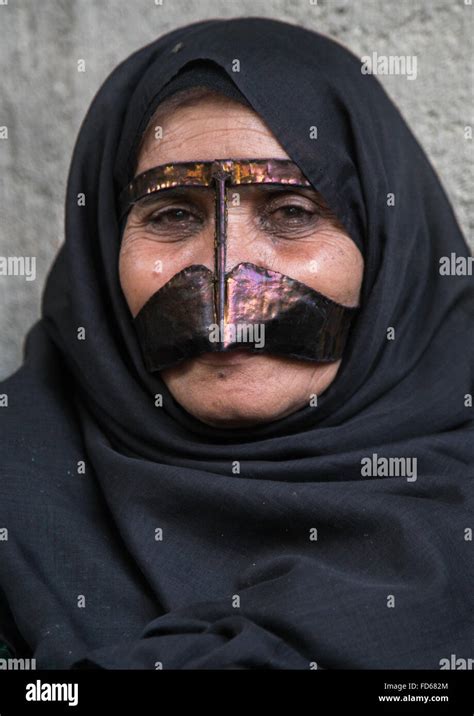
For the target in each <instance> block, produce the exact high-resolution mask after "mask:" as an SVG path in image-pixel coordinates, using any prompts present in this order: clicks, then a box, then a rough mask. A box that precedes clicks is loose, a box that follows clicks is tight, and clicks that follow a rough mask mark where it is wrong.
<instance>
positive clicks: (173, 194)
mask: <svg viewBox="0 0 474 716" xmlns="http://www.w3.org/2000/svg"><path fill="white" fill-rule="evenodd" d="M203 189H207V192H208V193H209V194H211V193H212V192H213V189H212V187H209V186H173V187H169V189H160V191H156V192H152V193H150V194H148V195H145V196H143V197H142V198H141V199H138V200H137V201H136V202H135V205H136V206H139V207H146V206H149V205H150V204H156V202H157V201H159V200H160V199H181V200H182V199H186V198H190V199H192V198H193V195H194V193H195V192H202V191H203Z"/></svg>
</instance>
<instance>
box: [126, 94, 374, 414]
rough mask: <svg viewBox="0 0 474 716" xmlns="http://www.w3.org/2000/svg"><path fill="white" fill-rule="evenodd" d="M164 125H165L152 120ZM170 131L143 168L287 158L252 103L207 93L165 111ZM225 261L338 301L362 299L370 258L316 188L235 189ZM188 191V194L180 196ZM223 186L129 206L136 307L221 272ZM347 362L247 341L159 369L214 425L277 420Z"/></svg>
mask: <svg viewBox="0 0 474 716" xmlns="http://www.w3.org/2000/svg"><path fill="white" fill-rule="evenodd" d="M154 124H155V125H156V124H157V122H155V123H154ZM159 125H160V126H161V127H162V138H160V139H159V140H156V139H155V138H154V135H153V134H151V136H150V137H149V138H148V139H147V140H146V141H145V142H144V143H143V146H142V148H141V151H140V154H139V157H138V164H137V168H136V174H140V173H141V172H143V171H145V170H146V169H150V168H151V167H154V166H157V165H159V164H165V163H168V162H184V161H198V160H202V161H210V160H213V159H223V158H234V159H250V158H262V159H263V158H268V157H272V158H275V159H289V157H288V155H287V154H286V153H285V151H284V150H283V149H282V147H281V146H280V144H279V143H278V141H277V140H276V139H275V137H274V136H273V135H272V134H271V132H270V131H269V129H268V128H267V127H266V125H265V124H264V123H263V121H262V120H261V119H260V117H259V116H258V115H257V114H255V113H254V112H253V111H252V110H251V109H249V108H247V107H245V106H243V105H241V104H240V103H237V102H233V101H231V100H228V99H226V98H224V97H215V98H214V97H208V98H203V99H201V100H199V102H198V103H197V104H193V105H192V106H191V105H184V106H181V107H178V108H176V109H174V110H172V111H170V112H168V113H166V112H164V113H163V115H162V116H160V117H159ZM229 191H230V192H232V196H234V194H235V192H236V191H238V194H239V203H238V205H236V204H237V202H235V201H231V200H229V201H228V225H227V260H226V270H227V271H228V270H229V269H230V268H232V267H233V266H235V265H236V264H238V263H240V262H242V261H249V262H252V263H254V264H257V265H259V266H263V267H265V268H270V269H272V270H274V271H279V272H280V273H283V274H286V275H287V276H290V277H292V278H295V279H298V280H299V281H302V282H303V283H305V284H307V285H308V286H311V287H312V288H314V289H316V290H317V291H319V292H320V293H323V294H325V295H326V296H328V297H329V298H332V299H333V300H334V301H337V302H338V303H342V304H344V305H347V306H355V305H357V304H358V301H359V292H360V287H361V283H362V276H363V259H362V255H361V253H360V251H359V249H358V248H357V246H356V245H355V243H354V242H353V241H352V240H351V239H350V238H349V236H348V235H347V234H346V233H345V232H344V230H343V229H342V227H341V226H340V225H338V223H337V220H334V221H332V220H331V217H328V216H327V215H326V212H325V211H324V210H321V201H322V198H321V196H320V195H318V194H317V193H316V192H314V191H313V190H312V189H298V188H287V187H285V188H284V189H281V188H277V187H271V188H269V187H261V186H258V185H254V186H247V187H243V188H242V187H231V188H230V190H229ZM179 192H181V194H180V193H179ZM214 211H215V208H214V195H213V192H212V190H209V191H208V190H207V189H192V188H185V189H184V190H177V191H175V192H174V193H171V192H161V193H159V194H157V195H155V199H153V200H152V204H149V205H148V204H147V205H146V206H140V205H137V206H135V207H134V208H133V209H132V211H131V212H130V213H129V215H128V220H127V224H126V226H125V229H124V234H123V239H122V245H121V250H120V260H119V273H120V283H121V286H122V290H123V292H124V295H125V297H126V300H127V303H128V305H129V307H130V311H131V313H132V315H133V316H136V314H137V313H138V311H139V310H140V309H141V307H142V306H143V305H144V303H145V302H146V301H147V300H148V298H149V297H150V296H151V295H152V294H153V293H155V291H157V290H158V289H159V288H160V287H161V286H163V285H164V284H165V283H166V282H167V281H169V279H170V278H172V276H174V275H175V274H176V273H178V272H179V271H181V270H182V269H183V268H185V267H186V266H190V265H192V264H204V265H205V266H207V267H209V268H210V269H211V270H214ZM339 365H340V361H337V362H334V363H329V364H328V363H326V364H317V363H316V364H315V363H309V362H303V361H299V360H296V359H291V358H283V357H279V356H271V355H265V354H263V353H262V354H255V353H250V352H249V351H246V350H245V349H243V350H239V351H236V352H231V353H227V354H218V353H206V354H203V355H201V356H199V357H197V358H192V359H189V360H187V361H185V362H183V363H181V364H179V365H176V366H174V367H171V368H167V369H166V370H163V371H161V375H162V378H163V380H164V381H165V383H166V385H167V387H168V389H169V391H170V392H171V394H172V395H173V396H174V398H175V399H176V400H177V401H178V402H179V403H180V404H181V405H182V406H183V407H184V408H185V409H186V410H187V411H188V412H189V413H191V414H192V415H194V416H196V417H197V418H198V419H200V420H202V421H203V422H205V423H208V424H210V425H216V426H220V427H237V426H245V425H252V424H258V423H262V422H269V421H272V420H276V419H278V418H281V417H284V416H285V415H288V414H289V413H292V412H294V411H296V410H298V409H300V408H302V407H303V406H305V405H307V404H308V403H309V402H310V400H311V398H312V396H314V395H321V393H323V392H324V391H325V390H326V389H327V388H328V386H329V385H330V384H331V383H332V381H333V380H334V378H335V376H336V374H337V371H338V369H339Z"/></svg>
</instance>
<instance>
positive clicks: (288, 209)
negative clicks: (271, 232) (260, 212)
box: [272, 204, 313, 220]
mask: <svg viewBox="0 0 474 716" xmlns="http://www.w3.org/2000/svg"><path fill="white" fill-rule="evenodd" d="M272 216H274V217H275V218H276V219H284V220H288V219H296V220H301V219H303V220H304V219H311V218H312V216H313V212H311V211H308V210H307V209H304V208H303V207H302V206H297V205H296V204H290V205H288V206H281V207H279V208H278V209H275V211H273V212H272Z"/></svg>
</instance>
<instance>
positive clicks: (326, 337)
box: [135, 262, 357, 372]
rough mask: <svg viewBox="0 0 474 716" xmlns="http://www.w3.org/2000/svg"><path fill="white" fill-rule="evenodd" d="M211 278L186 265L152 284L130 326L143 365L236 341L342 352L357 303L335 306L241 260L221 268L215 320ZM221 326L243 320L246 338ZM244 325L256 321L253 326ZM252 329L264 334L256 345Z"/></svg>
mask: <svg viewBox="0 0 474 716" xmlns="http://www.w3.org/2000/svg"><path fill="white" fill-rule="evenodd" d="M214 279H215V275H214V274H213V273H212V271H210V270H209V269H208V268H207V267H206V266H201V265H195V266H189V267H188V268H185V269H184V270H183V271H180V272H179V273H177V274H176V275H175V276H173V277H172V278H171V279H170V280H169V281H168V282H167V283H166V284H165V285H164V286H163V287H162V288H160V289H159V290H158V291H156V293H154V294H153V296H151V298H150V299H149V300H148V301H147V303H146V304H145V305H144V306H143V308H142V309H141V310H140V311H139V313H138V315H137V316H136V318H135V326H136V329H137V333H138V336H139V339H140V344H141V346H142V350H143V355H144V359H145V365H146V367H147V369H148V370H149V371H151V372H153V371H157V370H162V369H163V368H167V367H169V366H171V365H175V364H176V363H180V362H181V361H183V360H186V359H189V358H194V357H196V356H198V355H201V354H202V353H212V352H216V351H220V352H228V351H231V350H235V349H238V348H240V349H241V348H246V349H248V350H250V351H252V352H253V353H270V354H275V355H285V356H288V357H293V358H298V359H300V360H308V361H317V362H321V363H326V362H330V361H334V360H338V359H339V358H340V357H341V355H342V351H343V347H344V343H345V341H346V338H347V333H348V331H349V327H350V323H351V320H352V317H353V315H354V313H355V312H356V310H357V309H356V308H348V307H345V306H341V305H340V304H338V303H336V302H335V301H331V300H330V299H329V298H327V297H326V296H323V295H322V294H320V293H318V292H317V291H314V290H313V289H311V288H309V286H306V285H305V284H303V283H301V282H300V281H296V280H295V279H292V278H290V277H288V276H285V275H283V274H281V273H278V272H277V271H270V270H269V269H265V268H262V267H260V266H256V265H254V264H252V263H248V262H244V263H240V264H237V265H236V266H234V268H233V269H232V270H231V271H229V272H228V273H227V274H226V275H225V282H224V283H225V294H226V297H225V314H224V320H223V325H222V326H221V323H220V322H219V321H218V320H217V311H216V307H215V300H214V290H213V289H214ZM213 326H216V327H219V328H221V329H222V330H221V340H220V341H218V342H215V341H213V340H212V335H213V331H212V330H211V328H212V327H213ZM228 326H234V327H236V328H237V329H238V327H240V326H242V327H245V331H244V332H243V337H244V338H245V341H244V342H242V341H241V340H236V339H235V338H232V337H230V338H228V337H226V329H227V327H228ZM262 326H263V329H262ZM251 327H254V328H257V327H258V331H255V332H254V331H253V330H252V328H251ZM257 334H258V335H259V336H261V335H262V334H263V335H264V337H265V338H264V345H263V346H262V347H261V348H259V347H258V345H257V341H256V340H255V335H257ZM240 337H241V338H242V335H241V336H240Z"/></svg>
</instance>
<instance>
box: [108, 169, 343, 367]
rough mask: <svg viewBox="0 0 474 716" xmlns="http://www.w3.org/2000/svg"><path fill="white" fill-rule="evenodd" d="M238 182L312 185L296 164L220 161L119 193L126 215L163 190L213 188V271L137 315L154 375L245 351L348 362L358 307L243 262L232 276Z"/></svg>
mask: <svg viewBox="0 0 474 716" xmlns="http://www.w3.org/2000/svg"><path fill="white" fill-rule="evenodd" d="M239 184H276V185H282V184H290V185H292V186H301V187H310V186H311V184H310V182H309V181H308V180H307V179H306V178H305V177H304V175H303V174H302V172H301V170H300V169H299V167H298V166H297V165H296V164H294V163H293V162H292V161H290V160H286V159H242V160H238V159H218V160H215V161H212V162H178V163H175V164H164V165H161V166H158V167H154V168H152V169H149V170H148V171H146V172H143V173H142V174H140V175H138V176H137V177H135V179H133V181H132V182H131V183H130V184H129V185H128V186H127V187H125V189H124V190H123V191H122V193H121V195H120V210H121V216H124V215H125V214H126V213H127V212H128V211H129V210H130V209H131V207H132V206H133V205H134V204H135V203H136V202H138V201H140V200H141V199H143V198H144V197H146V196H148V195H150V194H154V193H156V192H159V191H163V190H165V189H170V188H172V187H177V186H211V185H212V186H213V187H214V190H215V206H216V216H215V238H214V273H213V272H212V271H210V270H209V269H208V268H207V267H205V266H202V265H193V266H188V267H187V268H185V269H184V270H182V271H180V272H179V273H177V274H176V275H175V276H173V277H172V278H171V279H170V280H169V281H168V282H167V283H166V284H165V285H164V286H162V288H160V289H158V291H156V292H155V293H154V294H153V295H152V296H151V298H150V299H149V300H148V301H147V302H146V303H145V305H144V306H143V307H142V309H141V310H140V311H139V313H138V314H137V316H136V317H135V320H134V322H135V326H136V330H137V334H138V337H139V341H140V344H141V347H142V353H143V357H144V360H145V365H146V367H147V369H148V370H149V371H151V372H153V371H158V370H162V369H163V368H167V367H169V366H172V365H175V364H177V363H180V362H181V361H183V360H186V359H189V358H193V357H195V356H198V355H200V354H202V353H208V352H216V351H220V352H227V351H231V350H235V349H237V348H240V349H241V348H242V347H244V348H247V349H248V350H250V351H252V352H255V353H257V352H258V353H271V354H277V355H286V356H289V357H293V358H297V359H300V360H308V361H314V362H330V361H335V360H338V359H339V358H340V357H341V356H342V352H343V349H344V344H345V342H346V339H347V335H348V332H349V328H350V324H351V322H352V319H353V316H354V314H355V312H356V311H357V308H349V307H346V306H342V305H340V304H338V303H336V302H334V301H332V300H331V299H329V298H327V297H326V296H323V295H322V294H320V293H318V292H317V291H315V290H314V289H312V288H310V287H309V286H306V285H305V284H303V283H301V282H300V281H297V280H296V279H293V278H291V277H289V276H285V275H284V274H281V273H278V272H276V271H271V270H269V269H267V268H265V267H261V266H257V265H255V264H252V263H248V262H244V263H239V264H237V265H236V266H234V267H233V268H232V269H231V270H230V271H229V272H228V273H226V232H227V199H226V190H227V187H228V186H234V185H239ZM216 328H217V338H216V331H215V329H216ZM228 329H232V330H228ZM239 331H240V332H239ZM262 336H264V339H263V343H262V340H261V337H262ZM257 337H258V338H257Z"/></svg>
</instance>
